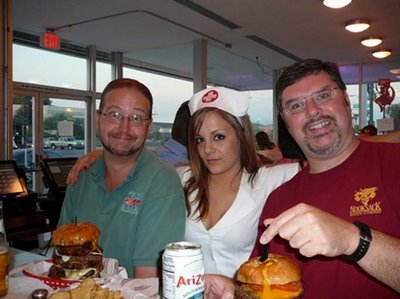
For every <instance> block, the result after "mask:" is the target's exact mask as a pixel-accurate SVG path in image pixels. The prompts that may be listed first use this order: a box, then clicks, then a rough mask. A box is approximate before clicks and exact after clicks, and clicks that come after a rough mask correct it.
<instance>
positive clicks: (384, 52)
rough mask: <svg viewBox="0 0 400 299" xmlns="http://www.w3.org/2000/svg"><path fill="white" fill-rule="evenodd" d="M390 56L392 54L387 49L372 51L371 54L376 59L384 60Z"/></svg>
mask: <svg viewBox="0 0 400 299" xmlns="http://www.w3.org/2000/svg"><path fill="white" fill-rule="evenodd" d="M390 54H392V51H390V50H389V49H381V50H377V51H374V52H373V53H372V55H373V56H374V57H376V58H386V57H388V56H389V55H390Z"/></svg>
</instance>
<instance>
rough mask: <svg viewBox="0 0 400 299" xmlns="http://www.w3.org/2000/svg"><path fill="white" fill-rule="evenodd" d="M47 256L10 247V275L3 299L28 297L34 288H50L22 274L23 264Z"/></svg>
mask: <svg viewBox="0 0 400 299" xmlns="http://www.w3.org/2000/svg"><path fill="white" fill-rule="evenodd" d="M45 259H48V257H46V256H43V255H39V254H34V253H31V252H27V251H23V250H19V249H15V248H10V269H11V271H10V275H9V279H8V282H9V288H8V294H7V296H5V297H4V298H5V299H28V298H31V296H30V294H31V293H32V291H33V290H34V289H37V288H45V289H48V290H51V289H50V288H49V287H48V286H46V285H45V284H44V283H42V282H41V281H40V280H38V279H34V278H29V277H26V276H24V275H23V274H22V269H23V266H24V265H26V264H29V263H31V262H33V261H38V260H45Z"/></svg>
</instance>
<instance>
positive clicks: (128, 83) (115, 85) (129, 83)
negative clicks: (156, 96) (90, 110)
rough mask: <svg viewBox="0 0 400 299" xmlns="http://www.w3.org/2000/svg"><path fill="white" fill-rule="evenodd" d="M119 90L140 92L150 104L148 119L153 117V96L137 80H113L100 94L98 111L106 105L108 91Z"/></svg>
mask: <svg viewBox="0 0 400 299" xmlns="http://www.w3.org/2000/svg"><path fill="white" fill-rule="evenodd" d="M120 88H132V89H135V90H137V91H138V92H140V93H141V94H142V95H143V96H144V97H145V98H146V99H147V100H148V101H149V103H150V111H149V118H151V117H152V115H153V96H152V95H151V92H150V90H149V89H148V88H147V86H146V85H144V84H143V83H141V82H139V81H137V80H134V79H128V78H120V79H115V80H113V81H111V82H110V83H108V84H107V86H106V87H105V88H104V90H103V92H102V94H101V101H100V107H99V111H102V110H103V108H104V106H105V104H106V103H105V102H106V99H105V98H106V95H107V94H108V93H109V92H110V91H112V90H115V89H120Z"/></svg>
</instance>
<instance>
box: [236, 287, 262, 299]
mask: <svg viewBox="0 0 400 299" xmlns="http://www.w3.org/2000/svg"><path fill="white" fill-rule="evenodd" d="M234 298H235V299H258V297H257V296H255V295H254V294H251V293H250V292H248V291H246V290H245V289H244V288H243V287H241V286H238V287H236V289H235V297H234Z"/></svg>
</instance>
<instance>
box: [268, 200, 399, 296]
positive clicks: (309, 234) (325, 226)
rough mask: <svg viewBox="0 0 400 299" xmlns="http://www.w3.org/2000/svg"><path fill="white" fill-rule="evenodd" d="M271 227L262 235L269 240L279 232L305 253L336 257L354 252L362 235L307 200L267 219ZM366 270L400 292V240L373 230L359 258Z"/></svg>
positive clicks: (346, 222) (310, 255) (305, 254)
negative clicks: (368, 244)
mask: <svg viewBox="0 0 400 299" xmlns="http://www.w3.org/2000/svg"><path fill="white" fill-rule="evenodd" d="M264 225H269V227H268V228H267V229H266V230H265V231H264V233H263V234H262V235H261V238H260V242H261V243H262V244H266V243H268V242H270V241H271V240H272V238H273V237H274V236H276V235H278V234H279V236H280V237H282V238H283V239H286V240H288V241H289V244H290V246H291V247H292V248H297V249H298V250H299V252H300V254H302V255H303V256H306V257H312V256H315V255H318V254H320V255H324V256H328V257H336V256H340V255H342V254H345V255H350V254H352V253H353V252H354V251H355V250H356V248H357V246H358V242H359V239H360V235H359V230H358V228H357V227H356V226H355V225H354V224H353V223H351V222H348V221H345V220H343V219H340V218H338V217H336V216H334V215H332V214H329V213H327V212H325V211H322V210H320V209H317V208H315V207H312V206H310V205H307V204H298V205H296V206H295V207H293V208H290V209H288V210H286V211H285V212H283V213H281V214H280V215H279V216H278V217H276V218H269V219H266V220H264ZM358 264H359V265H360V267H361V268H363V269H364V271H366V272H367V273H369V274H370V275H372V276H373V277H375V278H376V279H378V280H380V281H381V282H383V283H384V284H386V285H388V286H389V287H391V288H393V289H394V290H396V291H397V292H400V271H398V269H400V240H399V239H398V238H394V237H391V236H388V235H386V234H384V233H382V232H378V231H375V230H373V231H372V242H371V245H370V248H369V250H368V252H367V254H366V255H365V256H364V257H363V258H362V259H361V260H360V261H359V262H358Z"/></svg>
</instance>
